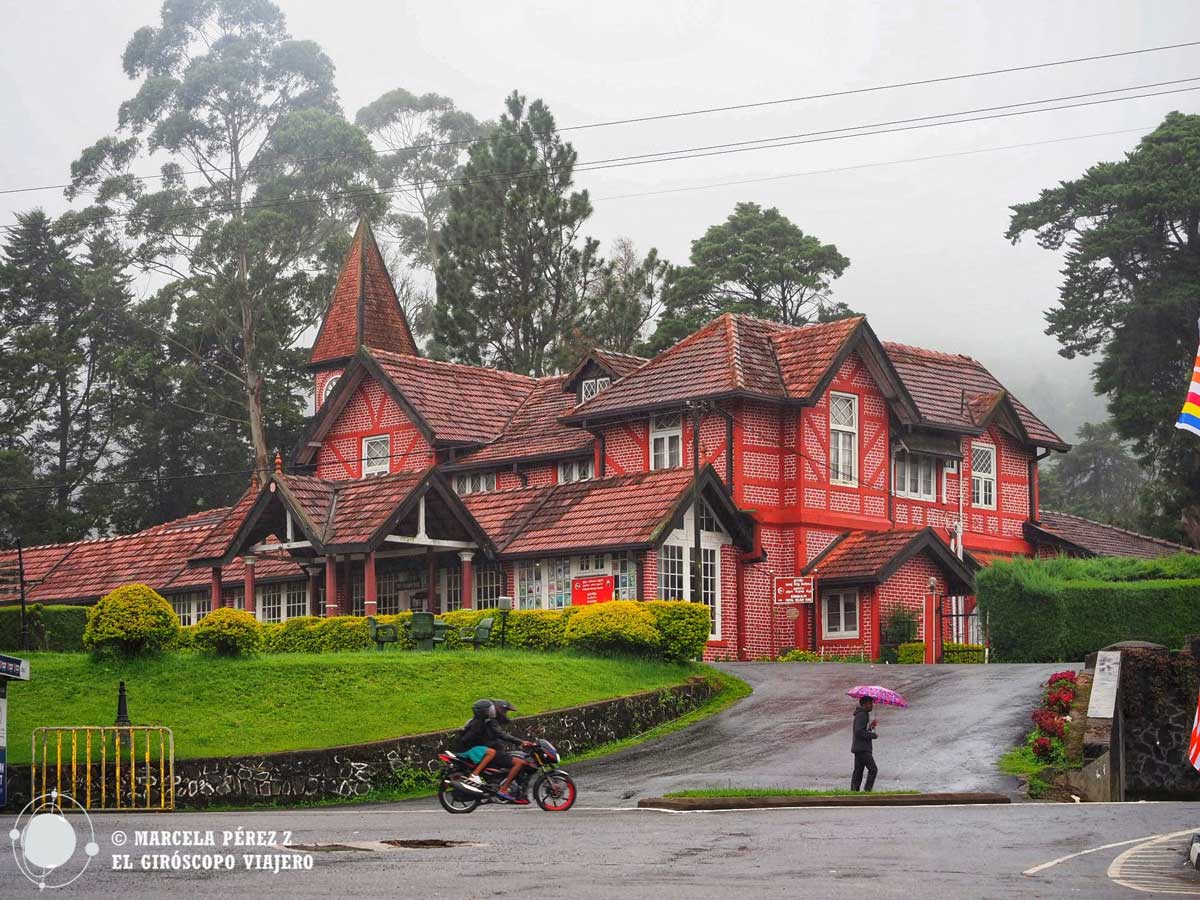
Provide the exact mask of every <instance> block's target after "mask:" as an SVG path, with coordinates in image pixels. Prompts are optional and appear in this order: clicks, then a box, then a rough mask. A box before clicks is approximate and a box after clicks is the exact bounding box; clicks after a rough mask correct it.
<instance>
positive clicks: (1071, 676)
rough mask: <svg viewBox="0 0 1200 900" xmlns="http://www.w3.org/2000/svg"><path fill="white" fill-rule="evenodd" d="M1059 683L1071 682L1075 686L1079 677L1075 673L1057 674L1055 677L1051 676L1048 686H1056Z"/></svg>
mask: <svg viewBox="0 0 1200 900" xmlns="http://www.w3.org/2000/svg"><path fill="white" fill-rule="evenodd" d="M1059 681H1069V682H1071V684H1075V683H1077V682H1078V681H1079V675H1078V674H1077V673H1075V672H1070V671H1067V672H1055V673H1054V674H1053V675H1051V676H1050V679H1049V681H1047V682H1046V684H1047V685H1054V684H1056V683H1057V682H1059Z"/></svg>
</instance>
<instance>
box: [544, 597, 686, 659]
mask: <svg viewBox="0 0 1200 900" xmlns="http://www.w3.org/2000/svg"><path fill="white" fill-rule="evenodd" d="M566 638H567V646H569V647H572V648H574V649H576V650H583V651H584V652H587V653H599V654H602V655H610V654H621V653H623V654H628V655H635V656H653V655H655V654H656V653H657V652H658V649H659V645H660V643H661V641H662V634H661V633H660V632H659V630H658V628H657V627H655V625H654V614H653V613H651V612H650V610H648V609H646V607H645V605H644V604H642V603H638V602H637V601H635V600H613V601H610V602H609V603H597V604H596V605H595V606H585V607H584V608H583V609H580V610H577V611H576V612H575V613H574V614H573V615H572V616H571V618H570V620H569V621H568V622H567V630H566Z"/></svg>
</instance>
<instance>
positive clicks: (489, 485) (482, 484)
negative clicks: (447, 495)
mask: <svg viewBox="0 0 1200 900" xmlns="http://www.w3.org/2000/svg"><path fill="white" fill-rule="evenodd" d="M495 489H496V473H495V472H461V473H460V474H458V475H455V476H454V490H455V492H456V493H458V495H459V496H466V495H467V494H486V493H489V492H491V491H494V490H495Z"/></svg>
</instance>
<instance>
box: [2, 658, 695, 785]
mask: <svg viewBox="0 0 1200 900" xmlns="http://www.w3.org/2000/svg"><path fill="white" fill-rule="evenodd" d="M31 669H32V672H31V680H30V681H28V682H17V683H15V684H14V685H13V686H12V687H10V689H9V702H8V711H9V712H8V715H9V751H8V752H9V763H10V764H13V765H19V764H22V763H28V762H29V737H30V732H31V731H32V729H33V728H34V727H36V726H39V725H111V724H112V723H113V719H114V714H115V712H116V700H117V683H118V682H119V681H124V682H125V683H126V686H127V689H128V693H129V712H130V716H131V717H132V718H133V720H134V722H136V723H137V724H141V725H159V724H161V725H167V726H169V727H170V728H171V729H172V730H173V732H174V734H175V753H176V757H177V758H179V759H186V758H196V757H206V756H236V755H242V754H245V755H254V754H260V753H271V752H276V751H280V750H296V749H306V748H318V747H329V746H336V745H340V744H356V743H363V742H366V741H373V740H383V739H386V738H390V737H398V736H401V735H405V734H419V733H421V732H426V731H437V730H441V729H448V728H456V727H459V726H461V725H462V723H463V722H464V721H465V720H466V719H467V718H468V717H469V716H470V709H471V703H472V701H474V700H476V699H477V698H479V697H504V698H505V699H508V700H511V701H512V702H513V703H514V704H516V707H517V709H519V710H520V712H521V713H522V714H532V713H537V712H543V711H545V710H549V709H561V708H564V707H569V706H576V705H578V704H581V703H590V702H593V701H596V700H604V699H608V698H611V697H620V696H624V695H627V694H636V693H638V692H640V691H647V690H655V689H659V688H663V687H668V686H670V685H674V684H679V683H681V682H683V681H685V680H686V679H687V678H688V677H689V676H692V675H696V674H704V673H707V672H709V671H710V670H709V669H708V668H707V667H704V666H700V665H697V664H695V663H668V662H662V661H657V660H638V659H607V658H601V657H590V656H582V655H576V654H572V653H532V652H524V651H515V650H510V651H498V650H497V651H487V652H480V653H473V652H471V651H455V652H440V651H438V652H434V653H376V652H374V651H365V652H352V653H322V654H304V653H295V654H279V655H269V656H268V655H263V656H252V657H247V658H237V659H218V658H214V657H209V656H203V655H200V654H194V653H168V654H164V655H162V656H159V657H156V658H151V659H139V660H131V661H117V660H104V661H97V660H94V659H93V658H92V657H90V656H89V655H87V654H82V653H39V654H36V655H35V656H34V657H33V660H32V666H31Z"/></svg>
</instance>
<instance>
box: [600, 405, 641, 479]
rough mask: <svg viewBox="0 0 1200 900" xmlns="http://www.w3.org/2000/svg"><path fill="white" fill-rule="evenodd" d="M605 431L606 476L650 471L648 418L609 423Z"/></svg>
mask: <svg viewBox="0 0 1200 900" xmlns="http://www.w3.org/2000/svg"><path fill="white" fill-rule="evenodd" d="M603 433H604V474H605V475H606V476H611V475H631V474H633V473H634V472H647V471H649V469H650V456H649V452H650V451H649V440H650V437H649V434H650V432H649V423H648V422H647V421H646V420H644V419H643V420H641V421H638V422H625V423H621V424H617V425H609V426H608V427H606V428H605V429H604V432H603Z"/></svg>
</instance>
